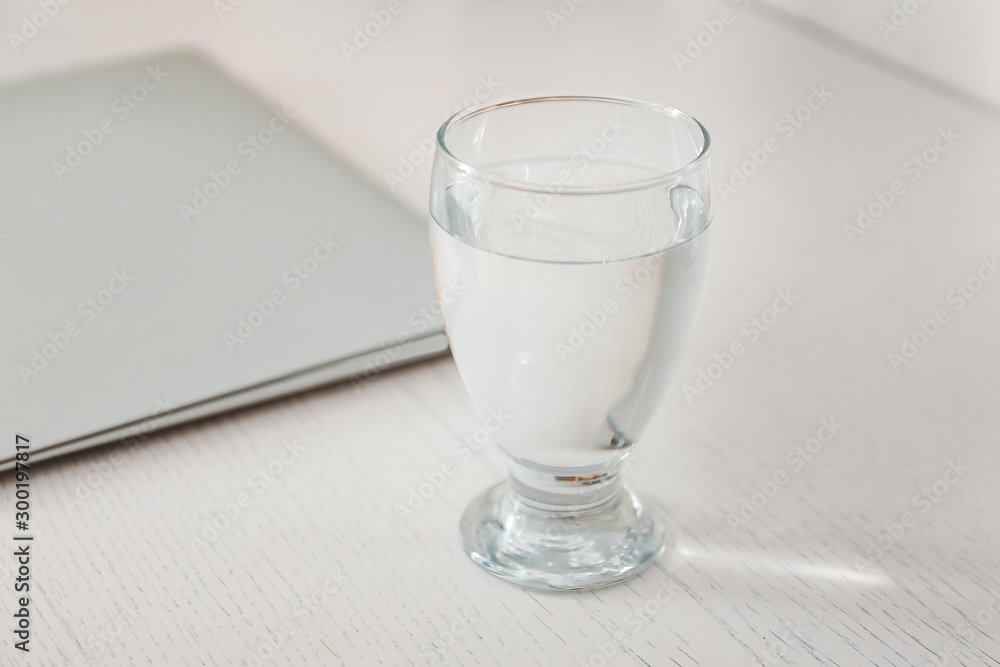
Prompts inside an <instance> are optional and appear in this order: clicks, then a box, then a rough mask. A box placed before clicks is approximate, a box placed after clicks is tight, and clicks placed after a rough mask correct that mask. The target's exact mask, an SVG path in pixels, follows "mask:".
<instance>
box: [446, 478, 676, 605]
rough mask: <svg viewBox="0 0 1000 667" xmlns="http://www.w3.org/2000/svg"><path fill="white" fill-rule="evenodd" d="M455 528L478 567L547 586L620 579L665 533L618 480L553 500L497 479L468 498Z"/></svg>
mask: <svg viewBox="0 0 1000 667" xmlns="http://www.w3.org/2000/svg"><path fill="white" fill-rule="evenodd" d="M564 479H565V478H564ZM517 482H518V480H517V477H516V476H515V477H514V484H515V485H516V484H517ZM578 500H582V498H578ZM459 529H460V532H461V536H462V544H463V546H464V547H465V551H466V553H468V554H469V557H470V558H472V560H473V561H474V562H476V563H478V564H479V565H480V566H482V567H483V568H484V569H486V570H487V571H489V572H491V573H493V574H495V575H496V576H498V577H500V578H501V579H505V580H507V581H510V582H512V583H515V584H519V585H521V586H527V587H530V588H540V589H543V590H551V591H579V590H586V589H589V588H597V587H599V586H607V585H609V584H613V583H615V582H618V581H622V580H623V579H627V578H628V577H630V576H632V575H634V574H636V573H637V572H639V571H640V570H642V569H643V568H644V567H646V566H647V565H649V564H650V563H652V562H653V561H654V560H655V559H656V557H657V556H658V555H659V554H660V552H662V551H663V549H664V546H665V536H666V530H665V528H664V524H663V523H662V522H661V521H659V520H658V519H656V518H655V517H654V516H653V514H652V512H651V510H650V508H649V507H648V505H647V504H645V503H643V502H641V501H640V500H639V499H638V498H637V497H636V496H635V495H634V494H633V493H632V492H631V491H629V490H628V488H627V487H625V486H623V485H621V484H618V485H617V486H616V488H614V489H612V492H611V493H610V494H608V495H606V496H605V497H604V498H601V499H600V501H599V502H597V503H593V502H591V503H585V504H576V505H555V504H548V503H538V502H532V501H531V500H529V499H528V498H526V497H525V496H523V495H522V494H520V493H517V492H515V491H514V490H513V489H512V483H511V482H509V481H505V482H501V483H500V484H497V485H496V486H493V487H490V488H489V489H487V490H486V491H485V492H483V493H482V494H480V495H479V496H477V497H476V499H475V500H473V501H472V503H471V504H470V505H469V506H468V507H467V508H466V510H465V513H464V514H463V515H462V520H461V523H460V526H459Z"/></svg>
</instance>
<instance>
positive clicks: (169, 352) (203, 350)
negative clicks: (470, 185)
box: [0, 54, 447, 469]
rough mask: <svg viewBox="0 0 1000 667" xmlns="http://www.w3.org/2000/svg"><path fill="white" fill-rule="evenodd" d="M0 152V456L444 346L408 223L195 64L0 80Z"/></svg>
mask: <svg viewBox="0 0 1000 667" xmlns="http://www.w3.org/2000/svg"><path fill="white" fill-rule="evenodd" d="M331 94H336V92H335V91H331ZM0 146H3V151H2V153H0V183H2V192H3V211H4V214H3V216H2V218H0V304H2V306H3V317H2V319H0V357H2V361H0V428H2V431H0V443H2V444H0V469H3V468H10V467H13V459H14V454H15V451H16V449H15V438H16V434H21V435H22V436H25V437H27V438H30V440H31V450H32V459H33V460H38V459H40V458H44V457H49V456H54V455H57V454H62V453H65V452H69V451H73V450H77V449H81V448H83V447H88V446H91V445H95V444H99V443H104V442H110V441H114V440H118V439H121V438H123V437H126V436H128V435H130V434H135V433H137V432H148V431H149V430H151V429H153V428H162V427H164V426H167V425H170V424H176V423H179V422H183V421H188V420H191V419H195V418H199V417H203V416H206V415H210V414H213V413H217V412H221V411H224V410H229V409H232V408H236V407H241V406H245V405H248V404H251V403H255V402H259V401H264V400H268V399H273V398H276V397H279V396H283V395H286V394H290V393H293V392H298V391H301V390H304V389H307V388H310V387H315V386H318V385H321V384H324V383H329V382H332V381H335V380H345V379H348V378H353V385H354V388H355V389H356V390H358V391H363V390H364V389H365V387H366V386H368V384H369V383H370V382H373V381H377V378H378V377H379V375H380V374H381V373H382V372H383V371H385V370H386V369H387V368H390V367H392V366H396V365H399V364H402V363H406V362H410V361H414V360H416V359H420V358H424V357H428V356H432V355H436V354H440V353H442V352H444V351H446V349H447V342H446V339H445V337H444V334H443V327H442V324H441V320H440V317H439V315H438V312H439V311H438V309H437V307H436V298H435V294H434V285H433V277H432V272H431V268H430V257H429V250H428V241H427V232H426V221H425V220H419V219H415V218H414V217H413V216H412V215H410V214H409V213H408V212H407V211H405V210H404V209H403V208H402V207H401V206H399V205H398V204H396V203H395V202H393V201H392V200H391V199H389V198H388V197H387V196H386V195H385V194H384V193H383V192H381V191H380V190H379V189H378V188H377V187H375V186H373V185H371V184H370V183H368V182H367V181H366V180H365V179H364V178H362V177H361V176H359V175H358V174H357V173H355V172H354V171H353V170H352V169H351V168H350V167H349V166H347V165H345V164H344V163H343V162H342V161H340V160H339V159H337V157H336V156H334V155H332V154H331V153H330V152H329V151H328V150H326V149H325V148H324V147H322V146H320V145H319V144H318V142H317V141H315V140H314V139H313V138H312V137H310V136H309V134H308V133H307V132H306V131H305V130H304V129H303V128H302V127H300V126H299V125H298V124H297V123H296V117H295V111H294V109H289V108H287V107H283V106H281V105H280V104H269V103H268V102H266V101H262V100H258V99H256V98H255V97H253V96H252V95H250V94H248V93H247V92H246V91H244V90H242V89H240V88H239V87H238V86H235V85H233V84H232V83H231V82H230V81H228V80H227V78H226V77H225V76H223V75H222V74H220V73H219V72H217V71H216V70H215V69H213V67H211V66H209V65H208V64H207V63H206V62H204V61H202V60H201V59H200V58H198V57H197V56H195V55H187V54H184V55H171V56H165V57H152V58H147V59H145V60H142V61H137V62H132V63H129V64H125V65H119V66H114V67H109V68H105V69H100V70H94V71H88V72H80V73H73V74H71V75H66V76H62V77H57V78H51V79H48V80H40V81H32V82H29V83H26V84H20V85H17V86H14V87H11V88H8V89H5V90H0Z"/></svg>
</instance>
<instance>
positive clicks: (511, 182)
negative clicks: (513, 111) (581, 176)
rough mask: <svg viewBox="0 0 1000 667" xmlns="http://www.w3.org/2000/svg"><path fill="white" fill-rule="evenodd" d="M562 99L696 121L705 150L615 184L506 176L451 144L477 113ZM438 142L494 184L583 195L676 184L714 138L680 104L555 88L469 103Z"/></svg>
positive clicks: (445, 154) (455, 162)
mask: <svg viewBox="0 0 1000 667" xmlns="http://www.w3.org/2000/svg"><path fill="white" fill-rule="evenodd" d="M558 101H562V102H565V101H577V102H605V103H611V104H622V105H626V106H632V107H636V108H642V109H646V110H649V111H653V112H656V113H659V114H662V115H666V116H669V117H671V118H675V119H678V118H679V119H682V120H687V121H690V122H691V123H693V124H694V126H695V127H696V128H698V130H700V131H701V136H702V141H703V143H702V146H701V150H700V151H699V152H698V155H696V156H695V157H694V158H692V159H691V160H689V161H688V162H686V163H685V164H683V165H681V166H680V167H678V168H677V169H674V170H672V171H669V172H665V173H663V174H659V175H657V176H652V177H650V178H644V179H640V180H636V181H628V182H626V183H616V184H613V185H572V184H570V185H563V184H561V183H557V184H552V183H541V182H532V181H520V180H517V179H513V178H505V177H502V176H497V175H495V174H491V173H489V172H488V171H485V170H483V169H480V168H479V167H474V166H472V165H471V164H469V163H468V162H465V161H464V160H461V159H460V158H458V157H457V156H456V155H455V154H454V153H452V152H451V149H450V148H449V147H448V144H447V142H446V135H447V134H448V131H449V130H451V129H452V128H454V127H456V126H457V125H459V124H460V123H463V122H465V121H467V120H470V119H472V118H475V117H476V116H479V115H482V114H484V113H487V112H490V111H496V110H497V109H503V108H506V107H514V106H520V105H522V104H536V103H539V102H558ZM435 143H436V144H437V146H436V148H437V154H438V155H439V156H441V157H442V158H443V159H444V160H446V161H447V162H448V163H449V164H450V165H451V166H452V167H453V168H454V169H457V170H458V171H461V172H462V173H464V174H467V175H469V176H471V177H473V178H475V179H477V180H480V181H484V182H487V183H490V184H491V185H496V186H500V187H505V188H510V189H513V190H521V191H525V192H539V193H548V194H583V195H594V194H613V193H619V192H633V191H635V190H645V189H648V188H653V187H660V186H664V185H669V184H672V183H674V182H676V181H678V180H679V179H680V178H681V177H683V176H684V175H685V174H687V173H689V172H691V171H694V170H695V169H697V168H699V167H701V165H702V163H703V162H705V161H706V160H708V155H709V152H710V150H711V147H712V138H711V136H710V135H709V133H708V129H707V128H706V127H705V126H704V125H702V124H701V121H699V120H698V119H697V118H695V117H694V116H692V115H691V114H689V113H686V112H684V111H681V110H680V109H677V108H676V107H671V106H667V105H666V104H660V103H659V102H651V101H649V100H643V99H639V98H636V97H625V96H619V95H607V94H601V93H566V92H553V93H535V94H531V95H527V96H524V95H518V96H514V97H505V98H502V99H499V100H493V101H491V102H483V103H481V104H476V105H473V106H469V107H466V108H464V109H462V110H460V111H458V112H456V113H454V114H452V115H451V116H450V117H449V118H448V119H447V120H446V121H444V123H442V124H441V127H440V128H438V131H437V135H436V141H435Z"/></svg>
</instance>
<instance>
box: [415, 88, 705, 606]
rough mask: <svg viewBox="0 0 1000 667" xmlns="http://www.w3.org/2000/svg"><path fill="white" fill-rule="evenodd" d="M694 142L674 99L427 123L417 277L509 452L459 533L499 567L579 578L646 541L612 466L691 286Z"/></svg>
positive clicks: (698, 141)
mask: <svg viewBox="0 0 1000 667" xmlns="http://www.w3.org/2000/svg"><path fill="white" fill-rule="evenodd" d="M709 147H710V140H709V135H708V132H707V131H706V129H705V128H704V127H703V126H702V125H701V123H699V122H698V121H697V120H695V119H694V118H692V117H691V116H689V115H687V114H685V113H683V112H681V111H678V110H677V109H673V108H671V107H667V106H663V105H661V104H656V103H653V102H646V101H642V100H637V99H629V98H620V97H608V96H601V95H563V94H558V95H556V94H551V95H538V96H532V97H526V98H520V99H507V100H502V101H499V102H493V103H487V104H483V105H479V106H475V107H470V108H468V109H465V110H463V111H460V112H458V113H457V114H455V115H454V116H452V117H451V118H450V119H449V120H447V121H446V122H445V123H444V125H442V126H441V129H440V130H439V131H438V134H437V148H436V154H435V158H434V167H433V175H432V182H431V193H430V213H431V223H430V234H431V247H432V250H433V255H434V270H435V280H436V283H437V287H438V294H439V297H440V301H441V308H442V311H443V315H444V321H445V326H446V329H447V333H448V339H449V341H450V344H451V351H452V355H453V356H454V359H455V363H456V364H457V366H458V370H459V372H460V374H461V376H462V380H463V381H464V383H465V386H466V388H467V389H468V392H469V394H470V395H471V397H472V401H473V403H474V404H475V406H476V409H477V410H478V411H479V413H480V415H481V417H482V419H483V423H484V425H485V426H486V429H484V430H488V431H491V432H492V439H493V441H494V442H495V443H496V445H497V446H499V448H500V450H501V451H502V452H503V453H504V454H505V455H506V457H507V460H508V464H509V479H507V480H506V481H504V482H502V483H500V484H497V485H496V486H493V487H492V488H489V489H487V490H486V491H485V492H483V493H482V494H481V495H479V496H478V497H477V498H476V499H475V500H473V501H472V504H470V505H469V506H468V508H467V509H466V510H465V512H464V514H463V516H462V519H461V522H460V534H461V538H462V543H463V546H464V547H465V550H466V551H467V553H468V554H469V556H470V557H471V558H472V559H473V561H475V562H476V563H478V564H479V565H481V566H482V567H483V568H485V569H486V570H488V571H490V572H492V573H493V574H495V575H497V576H499V577H501V578H503V579H506V580H508V581H512V582H515V583H518V584H521V585H524V586H529V587H535V588H543V589H550V590H579V589H586V588H593V587H596V586H603V585H607V584H610V583H613V582H616V581H620V580H622V579H624V578H626V577H628V576H630V575H632V574H634V573H636V572H637V571H639V570H640V569H642V568H643V567H644V566H646V565H648V564H649V563H650V562H652V561H653V560H654V559H655V558H656V557H657V555H658V554H659V553H660V552H661V550H662V549H663V548H664V542H665V539H666V538H665V533H666V531H665V529H664V525H663V523H662V522H661V520H660V519H658V518H657V517H656V516H655V513H654V512H653V510H652V509H651V507H650V505H649V503H648V502H647V501H645V500H643V499H642V498H640V497H639V496H637V495H636V494H635V493H633V492H632V491H631V490H630V489H629V488H628V487H627V486H625V485H624V484H623V481H622V472H623V471H624V469H625V467H626V464H627V457H628V456H629V454H630V453H631V451H632V448H633V446H634V445H635V443H636V441H637V440H638V439H639V437H640V436H641V435H642V432H643V430H644V429H645V428H646V427H647V425H648V424H649V422H650V419H651V418H652V416H653V414H654V413H655V411H656V409H657V407H658V403H659V402H660V400H661V398H662V397H663V394H664V392H665V391H666V389H667V388H668V386H669V382H670V380H671V376H672V375H673V371H674V369H675V367H676V365H677V363H678V360H679V356H680V353H681V347H682V344H683V342H684V339H685V337H686V335H687V332H688V330H689V328H690V324H691V320H692V318H693V315H694V311H695V308H696V306H697V303H698V300H699V298H700V293H701V285H702V282H703V281H702V278H703V274H704V270H705V263H706V257H707V237H708V233H706V230H707V229H708V226H709V223H710V222H711V220H712V215H711V199H710V196H709V165H708V155H709Z"/></svg>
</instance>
